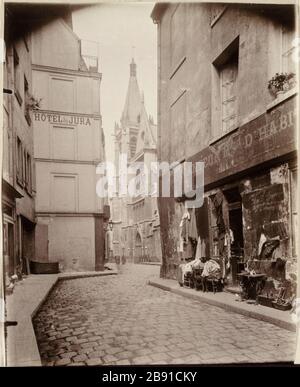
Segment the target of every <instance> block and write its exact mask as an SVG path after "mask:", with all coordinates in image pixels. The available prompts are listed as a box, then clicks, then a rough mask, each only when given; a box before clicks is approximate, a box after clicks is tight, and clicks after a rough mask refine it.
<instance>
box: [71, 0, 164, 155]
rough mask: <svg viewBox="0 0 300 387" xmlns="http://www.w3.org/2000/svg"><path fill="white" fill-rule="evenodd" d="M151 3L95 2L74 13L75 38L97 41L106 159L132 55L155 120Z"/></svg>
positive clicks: (154, 69) (110, 146)
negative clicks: (95, 3)
mask: <svg viewBox="0 0 300 387" xmlns="http://www.w3.org/2000/svg"><path fill="white" fill-rule="evenodd" d="M154 4H155V3H143V4H141V3H136V4H97V5H94V6H90V7H86V8H83V9H80V10H77V11H75V12H73V30H74V32H75V33H76V35H77V36H78V38H79V39H83V40H91V41H95V42H98V58H99V59H98V60H99V70H98V71H99V72H100V73H102V81H101V88H100V95H101V102H100V103H101V114H102V120H103V129H104V133H105V141H106V158H107V160H109V161H110V160H111V161H113V158H114V137H113V133H114V123H115V122H119V121H120V118H121V115H122V111H123V107H124V104H125V97H126V92H127V87H128V82H129V64H130V62H131V59H132V57H133V56H134V59H135V62H136V64H137V79H138V83H139V87H140V90H142V91H143V92H144V98H145V107H146V110H147V113H148V114H150V115H152V116H153V117H154V120H155V123H156V122H157V121H156V110H157V106H156V101H157V96H156V93H157V90H156V85H157V40H156V25H155V24H154V23H153V21H152V19H151V17H150V14H151V11H152V9H153V7H154Z"/></svg>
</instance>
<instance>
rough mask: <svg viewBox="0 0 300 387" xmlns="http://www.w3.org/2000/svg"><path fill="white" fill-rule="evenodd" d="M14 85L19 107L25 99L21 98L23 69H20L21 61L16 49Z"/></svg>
mask: <svg viewBox="0 0 300 387" xmlns="http://www.w3.org/2000/svg"><path fill="white" fill-rule="evenodd" d="M14 84H15V96H16V98H17V101H18V102H19V105H20V106H21V105H22V103H23V99H22V97H21V68H20V60H19V55H18V53H17V51H16V49H14Z"/></svg>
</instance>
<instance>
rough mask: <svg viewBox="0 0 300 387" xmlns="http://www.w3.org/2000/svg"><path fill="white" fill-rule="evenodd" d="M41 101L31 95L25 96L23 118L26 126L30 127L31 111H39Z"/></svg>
mask: <svg viewBox="0 0 300 387" xmlns="http://www.w3.org/2000/svg"><path fill="white" fill-rule="evenodd" d="M41 101H42V99H41V98H40V99H36V98H35V97H34V96H33V95H31V94H29V93H28V94H27V96H26V100H25V118H26V121H27V122H28V125H31V111H32V110H39V109H40V108H41Z"/></svg>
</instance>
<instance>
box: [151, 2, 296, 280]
mask: <svg viewBox="0 0 300 387" xmlns="http://www.w3.org/2000/svg"><path fill="white" fill-rule="evenodd" d="M152 18H153V20H154V22H155V23H157V26H158V55H159V60H158V69H159V82H158V99H159V110H158V138H159V143H158V158H159V161H168V162H170V163H172V162H178V163H182V162H184V161H193V162H197V161H199V162H204V192H205V193H204V204H203V206H202V207H201V208H196V209H195V215H196V222H197V232H198V236H199V238H200V240H201V250H202V251H201V255H202V256H203V257H206V258H207V257H208V258H218V259H221V260H222V261H223V262H226V266H227V265H228V266H229V267H230V273H229V282H232V283H235V282H236V281H237V274H238V273H239V272H240V271H241V270H243V268H245V267H248V268H249V269H251V268H252V269H254V270H256V271H257V272H264V273H266V274H267V275H268V277H269V278H272V279H274V280H279V281H283V280H285V279H289V280H290V281H292V282H293V283H294V284H295V272H296V265H297V254H296V251H297V246H296V242H297V241H296V222H297V206H296V197H295V192H296V191H295V190H296V185H297V170H296V162H295V153H296V143H295V129H296V113H295V109H296V95H297V89H296V88H295V87H294V86H295V79H296V77H295V72H296V66H295V63H294V62H293V54H294V51H295V46H294V43H293V42H294V40H293V39H294V37H295V9H294V7H293V6H283V5H277V6H275V5H274V6H273V5H272V7H270V6H267V5H265V6H261V5H260V6H258V5H250V4H248V5H247V4H244V5H237V4H187V3H180V4H157V5H156V6H155V8H154V10H153V12H152ZM276 73H279V74H287V75H288V79H289V80H288V79H287V80H286V82H285V84H284V87H282V88H281V89H282V90H274V89H273V84H272V82H273V81H272V79H273V80H274V78H275V81H276V79H277V78H276V77H278V74H276ZM268 85H269V86H268ZM181 199H182V200H175V199H174V198H159V212H160V219H161V238H162V241H163V243H162V250H163V262H162V270H161V275H162V276H163V277H169V278H174V277H175V276H176V270H177V267H178V264H179V263H180V262H181V256H180V246H179V240H180V238H179V235H180V222H181V219H182V216H183V214H184V211H185V209H184V202H185V199H186V198H185V197H182V198H181ZM227 236H229V237H230V242H229V244H230V248H229V247H228V243H227V246H226V242H224V240H226V237H227ZM227 241H228V239H227ZM222 243H223V245H222ZM266 243H269V245H268V246H269V247H270V250H269V252H270V251H271V250H274V249H273V247H276V249H275V251H273V253H276V255H275V256H274V254H273V253H272V255H270V254H269V253H267V252H266V250H265V251H264V253H262V246H263V245H264V244H265V246H267V244H266ZM271 246H273V247H271ZM225 247H226V248H225ZM276 262H277V263H276ZM228 266H227V267H228Z"/></svg>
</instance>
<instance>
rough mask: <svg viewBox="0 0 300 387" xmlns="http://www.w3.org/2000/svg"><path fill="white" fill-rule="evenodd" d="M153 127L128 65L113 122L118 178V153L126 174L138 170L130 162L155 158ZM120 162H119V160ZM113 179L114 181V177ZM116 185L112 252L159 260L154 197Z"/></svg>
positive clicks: (134, 71) (133, 70) (138, 259)
mask: <svg viewBox="0 0 300 387" xmlns="http://www.w3.org/2000/svg"><path fill="white" fill-rule="evenodd" d="M156 130H157V126H156V125H155V124H154V121H153V118H152V117H151V116H148V114H147V112H146V108H145V104H144V97H143V95H142V93H141V91H140V89H139V85H138V82H137V66H136V63H135V62H134V60H133V59H132V62H131V64H130V77H129V85H128V90H127V94H126V100H125V105H124V109H123V113H122V117H121V120H120V124H115V133H114V135H115V166H116V168H117V178H118V179H119V177H120V174H121V171H120V161H121V155H122V156H123V157H124V155H126V158H127V167H128V169H129V170H132V172H131V174H130V177H131V178H134V177H136V176H135V175H136V174H139V173H142V170H138V169H136V170H135V171H134V165H137V163H140V165H144V166H145V167H146V168H148V169H150V166H151V163H152V162H155V161H156V160H157V155H156V144H157V133H156ZM121 163H122V161H121ZM118 179H117V180H118ZM119 188H120V187H119V186H118V185H117V197H115V198H113V199H112V205H111V208H112V224H113V246H112V248H113V255H114V256H120V257H124V258H126V259H127V260H128V261H130V262H136V263H137V262H143V261H158V262H159V261H160V260H161V247H160V232H159V225H160V224H159V215H158V208H157V199H156V197H151V196H150V195H149V194H150V190H148V191H147V193H148V194H147V193H146V191H143V190H139V192H137V193H136V195H134V196H130V195H128V194H126V193H125V194H122V192H121V191H120V189H119Z"/></svg>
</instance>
